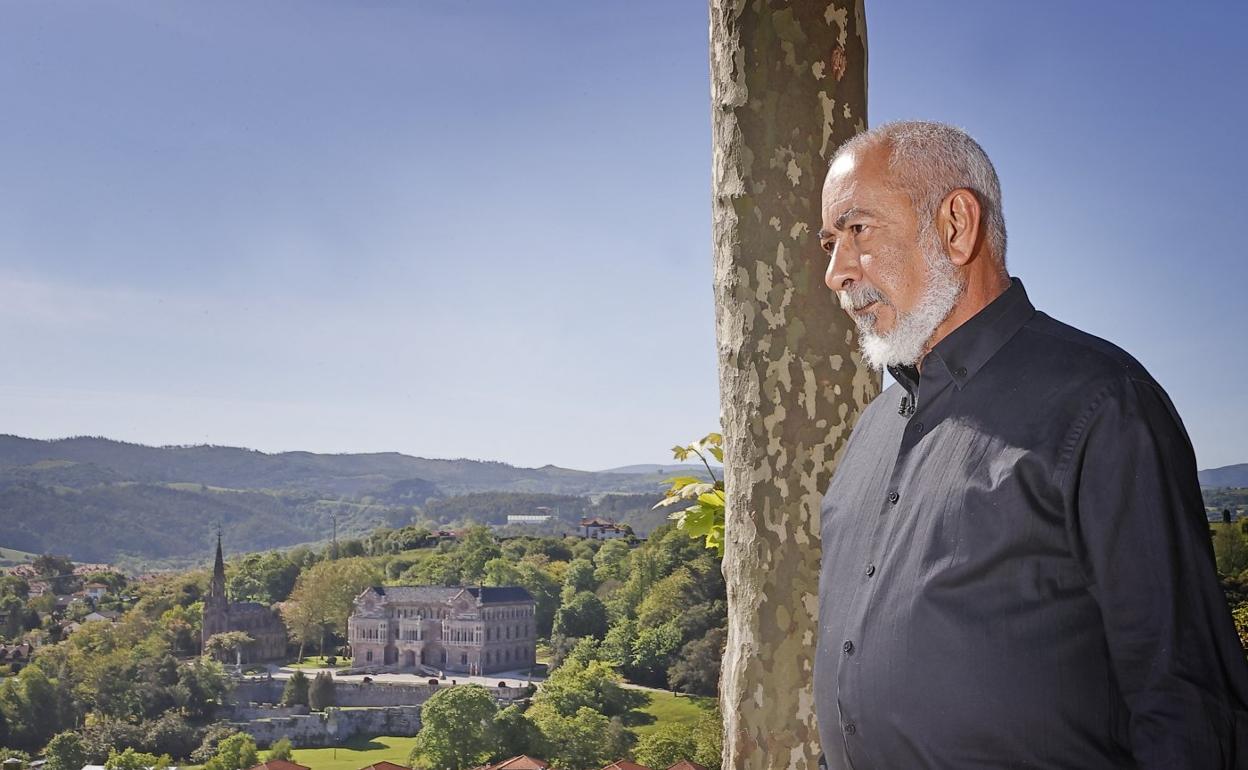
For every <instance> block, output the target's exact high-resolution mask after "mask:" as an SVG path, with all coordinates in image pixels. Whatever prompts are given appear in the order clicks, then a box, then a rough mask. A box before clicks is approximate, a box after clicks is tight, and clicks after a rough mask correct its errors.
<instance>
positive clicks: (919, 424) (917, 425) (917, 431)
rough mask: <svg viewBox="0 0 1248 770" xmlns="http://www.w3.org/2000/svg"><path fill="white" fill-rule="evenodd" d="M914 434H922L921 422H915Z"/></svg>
mask: <svg viewBox="0 0 1248 770" xmlns="http://www.w3.org/2000/svg"><path fill="white" fill-rule="evenodd" d="M914 432H915V433H922V432H923V423H921V422H916V423H915V424H914Z"/></svg>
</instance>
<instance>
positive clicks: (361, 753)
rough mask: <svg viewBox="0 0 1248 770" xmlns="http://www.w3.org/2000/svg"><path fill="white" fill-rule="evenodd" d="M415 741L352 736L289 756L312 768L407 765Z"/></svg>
mask: <svg viewBox="0 0 1248 770" xmlns="http://www.w3.org/2000/svg"><path fill="white" fill-rule="evenodd" d="M415 743H416V739H415V738H395V737H385V736H383V737H379V738H354V739H352V740H350V741H347V744H346V745H345V746H339V747H338V748H336V749H295V750H294V752H293V754H292V756H293V757H294V760H295V761H296V762H298V763H299V764H301V765H307V766H308V767H310V768H312V770H360V768H362V767H368V766H369V765H371V764H374V763H376V762H381V761H383V760H384V761H387V762H394V763H395V764H399V765H406V764H407V755H408V754H410V753H411V751H412V745H413V744H415ZM261 754H263V752H261Z"/></svg>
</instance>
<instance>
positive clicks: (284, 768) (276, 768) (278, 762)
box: [250, 759, 312, 770]
mask: <svg viewBox="0 0 1248 770" xmlns="http://www.w3.org/2000/svg"><path fill="white" fill-rule="evenodd" d="M250 770H312V768H310V767H308V766H307V765H301V764H299V763H297V762H290V761H288V760H285V759H270V760H269V761H268V762H261V763H260V764H258V765H256V766H255V767H252V768H250Z"/></svg>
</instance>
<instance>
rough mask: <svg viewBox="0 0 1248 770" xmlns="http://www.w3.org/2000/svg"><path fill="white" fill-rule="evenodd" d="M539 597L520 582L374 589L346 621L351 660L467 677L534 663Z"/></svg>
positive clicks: (363, 596)
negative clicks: (431, 669) (445, 672)
mask: <svg viewBox="0 0 1248 770" xmlns="http://www.w3.org/2000/svg"><path fill="white" fill-rule="evenodd" d="M535 607H536V602H534V601H533V597H532V596H531V595H530V594H529V592H528V591H526V590H525V589H523V588H521V587H519V586H501V587H492V586H491V587H477V586H469V587H462V586H461V587H452V588H444V587H441V586H373V587H372V588H368V589H365V590H364V592H363V593H361V594H360V595H359V596H358V597H356V599H355V609H354V611H353V612H352V613H351V617H350V619H349V620H348V621H347V635H348V641H349V642H350V644H351V655H352V659H353V661H354V664H355V665H356V666H359V667H365V668H367V667H374V666H375V667H381V666H386V667H394V668H409V669H415V668H418V667H421V666H424V667H428V668H434V669H439V670H442V671H455V672H461V673H465V674H490V673H494V672H496V671H511V670H514V669H520V668H528V667H529V666H532V665H533V664H534V663H535V662H536V660H537V629H536V625H535V621H534V617H533V613H534V609H535Z"/></svg>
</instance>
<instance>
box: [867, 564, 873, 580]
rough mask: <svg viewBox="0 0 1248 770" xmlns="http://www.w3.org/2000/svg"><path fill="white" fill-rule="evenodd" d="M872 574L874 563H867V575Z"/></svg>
mask: <svg viewBox="0 0 1248 770" xmlns="http://www.w3.org/2000/svg"><path fill="white" fill-rule="evenodd" d="M874 574H875V565H874V564H868V565H867V577H871V576H872V575H874Z"/></svg>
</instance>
